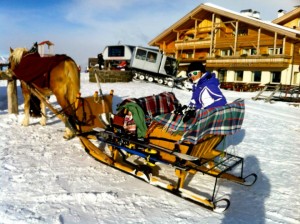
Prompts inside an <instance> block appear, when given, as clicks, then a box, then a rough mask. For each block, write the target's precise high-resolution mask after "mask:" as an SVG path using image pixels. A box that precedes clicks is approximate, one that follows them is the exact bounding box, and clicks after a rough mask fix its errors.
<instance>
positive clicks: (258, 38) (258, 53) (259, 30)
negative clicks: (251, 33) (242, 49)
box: [256, 27, 261, 55]
mask: <svg viewBox="0 0 300 224" xmlns="http://www.w3.org/2000/svg"><path fill="white" fill-rule="evenodd" d="M260 34H261V28H260V27H259V28H258V35H257V51H256V55H260Z"/></svg>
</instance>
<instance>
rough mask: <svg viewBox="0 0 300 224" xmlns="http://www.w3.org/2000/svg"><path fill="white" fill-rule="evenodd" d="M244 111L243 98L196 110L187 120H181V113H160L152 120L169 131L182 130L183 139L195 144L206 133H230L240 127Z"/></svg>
mask: <svg viewBox="0 0 300 224" xmlns="http://www.w3.org/2000/svg"><path fill="white" fill-rule="evenodd" d="M244 113H245V103H244V100H242V99H238V100H235V101H234V102H232V103H229V104H227V105H225V106H221V107H214V108H209V109H206V110H197V111H196V116H195V117H194V118H192V119H190V120H189V121H188V122H186V123H183V122H182V115H177V114H172V113H169V114H161V115H158V116H156V117H155V118H154V122H157V123H159V124H160V125H163V126H164V129H165V130H166V131H169V132H179V133H181V132H182V138H181V140H180V141H179V143H181V142H183V141H188V142H191V143H192V144H194V145H195V144H197V143H198V141H199V140H201V139H202V138H203V137H204V135H206V134H215V135H231V134H234V133H235V132H236V131H237V130H239V129H241V126H242V123H243V120H244Z"/></svg>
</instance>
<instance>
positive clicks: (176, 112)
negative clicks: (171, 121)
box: [174, 104, 187, 115]
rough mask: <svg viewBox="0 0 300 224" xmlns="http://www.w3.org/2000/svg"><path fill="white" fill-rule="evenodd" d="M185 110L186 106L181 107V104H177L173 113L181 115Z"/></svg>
mask: <svg viewBox="0 0 300 224" xmlns="http://www.w3.org/2000/svg"><path fill="white" fill-rule="evenodd" d="M186 109H187V105H183V106H182V105H181V104H179V105H178V107H177V108H176V109H175V111H174V113H175V114H180V115H183V114H184V112H185V110H186Z"/></svg>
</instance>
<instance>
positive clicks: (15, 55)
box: [10, 47, 28, 64]
mask: <svg viewBox="0 0 300 224" xmlns="http://www.w3.org/2000/svg"><path fill="white" fill-rule="evenodd" d="M27 51H28V50H27V48H23V47H20V48H16V49H14V51H13V52H12V53H11V54H10V61H11V62H14V63H15V64H19V63H20V61H21V59H22V56H23V54H24V53H26V52H27Z"/></svg>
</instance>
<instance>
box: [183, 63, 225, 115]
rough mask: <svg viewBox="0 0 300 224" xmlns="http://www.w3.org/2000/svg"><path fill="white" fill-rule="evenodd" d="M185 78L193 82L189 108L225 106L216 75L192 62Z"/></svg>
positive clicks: (201, 65)
mask: <svg viewBox="0 0 300 224" xmlns="http://www.w3.org/2000/svg"><path fill="white" fill-rule="evenodd" d="M187 76H188V78H189V79H190V80H191V81H192V82H193V90H192V91H193V94H192V99H191V101H190V104H189V107H190V108H194V109H195V110H197V109H207V108H212V107H218V106H224V105H226V104H227V101H226V98H225V97H224V95H223V94H222V92H221V89H220V83H219V80H218V79H217V78H216V75H215V74H214V73H210V72H208V71H206V69H205V67H204V66H203V64H202V63H200V62H192V63H191V64H190V65H189V67H188V70H187Z"/></svg>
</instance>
